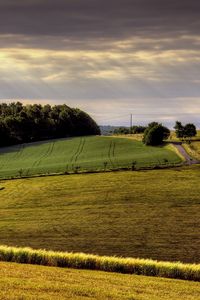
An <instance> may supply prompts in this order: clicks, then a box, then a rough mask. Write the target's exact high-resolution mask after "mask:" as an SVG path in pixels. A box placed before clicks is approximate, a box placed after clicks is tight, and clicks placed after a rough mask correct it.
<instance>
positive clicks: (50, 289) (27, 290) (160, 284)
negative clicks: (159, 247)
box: [0, 262, 200, 300]
mask: <svg viewBox="0 0 200 300" xmlns="http://www.w3.org/2000/svg"><path fill="white" fill-rule="evenodd" d="M0 276H1V280H0V298H1V299H5V300H14V299H15V300H16V299H45V300H51V299H61V300H62V299H69V300H74V299H75V300H83V299H88V300H90V299H91V300H93V299H98V300H107V299H111V300H118V299H119V300H149V299H151V300H152V299H153V300H169V299H171V300H180V299H183V297H184V299H185V300H199V299H200V298H199V293H200V287H199V283H197V282H191V281H183V280H174V279H173V280H172V279H165V278H154V277H145V276H136V275H122V274H116V273H106V272H100V271H98V272H96V271H89V270H73V269H61V268H54V267H43V266H33V265H20V264H15V263H2V262H1V263H0Z"/></svg>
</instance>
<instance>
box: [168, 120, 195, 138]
mask: <svg viewBox="0 0 200 300" xmlns="http://www.w3.org/2000/svg"><path fill="white" fill-rule="evenodd" d="M174 128H175V132H176V137H177V138H180V139H187V138H189V141H190V140H191V138H192V137H193V136H196V135H197V130H196V127H195V125H194V124H192V123H188V124H186V125H185V126H183V125H182V123H181V122H178V121H176V124H175V126H174Z"/></svg>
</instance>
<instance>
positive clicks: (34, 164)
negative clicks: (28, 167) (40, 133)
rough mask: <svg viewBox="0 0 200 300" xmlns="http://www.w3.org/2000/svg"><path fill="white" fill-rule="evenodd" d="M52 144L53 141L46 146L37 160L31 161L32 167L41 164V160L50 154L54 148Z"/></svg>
mask: <svg viewBox="0 0 200 300" xmlns="http://www.w3.org/2000/svg"><path fill="white" fill-rule="evenodd" d="M54 145H55V142H53V143H50V144H49V147H48V148H47V151H46V152H45V153H44V154H43V155H42V156H41V157H40V158H39V159H38V160H36V161H35V162H34V163H33V165H32V168H34V167H38V166H39V165H40V164H41V161H42V160H43V159H45V158H46V157H48V156H50V155H51V154H52V152H53V149H54Z"/></svg>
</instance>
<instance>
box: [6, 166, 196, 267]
mask: <svg viewBox="0 0 200 300" xmlns="http://www.w3.org/2000/svg"><path fill="white" fill-rule="evenodd" d="M199 174H200V167H199V166H192V167H184V168H183V167H182V168H177V169H165V170H152V171H134V172H131V171H126V172H117V173H98V174H84V175H70V176H67V175H66V176H54V177H44V178H42V180H41V178H32V179H30V178H29V179H18V180H11V181H1V182H0V187H2V188H4V189H2V190H0V199H1V201H0V244H7V245H12V246H16V245H18V246H30V247H33V248H47V249H52V250H59V251H60V250H62V251H74V252H85V253H95V254H99V255H118V256H124V257H128V256H131V257H141V258H152V259H158V260H167V261H168V260H169V261H177V260H180V261H183V262H196V263H199V262H200V251H199V249H200V239H199V228H200V210H199V208H200V200H199V195H200V184H199Z"/></svg>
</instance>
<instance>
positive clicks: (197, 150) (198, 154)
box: [184, 141, 200, 161]
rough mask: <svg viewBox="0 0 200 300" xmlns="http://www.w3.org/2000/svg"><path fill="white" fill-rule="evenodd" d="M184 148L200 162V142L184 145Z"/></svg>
mask: <svg viewBox="0 0 200 300" xmlns="http://www.w3.org/2000/svg"><path fill="white" fill-rule="evenodd" d="M184 148H185V150H186V151H187V152H188V154H189V155H190V156H192V157H194V158H195V159H197V160H199V161H200V141H196V142H195V141H193V142H192V143H191V144H184Z"/></svg>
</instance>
